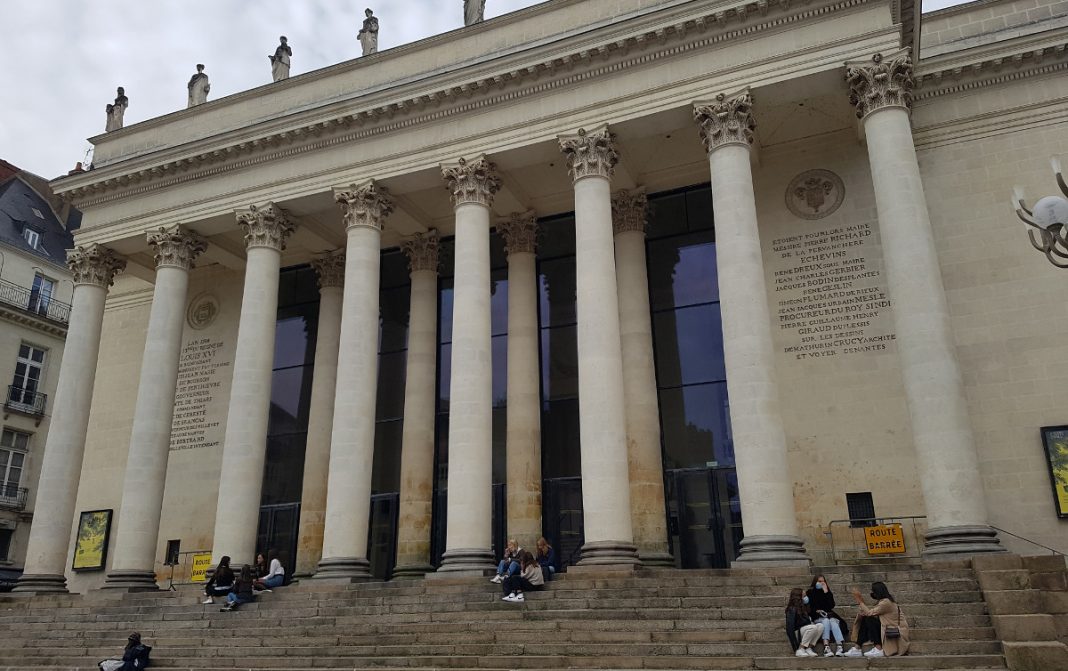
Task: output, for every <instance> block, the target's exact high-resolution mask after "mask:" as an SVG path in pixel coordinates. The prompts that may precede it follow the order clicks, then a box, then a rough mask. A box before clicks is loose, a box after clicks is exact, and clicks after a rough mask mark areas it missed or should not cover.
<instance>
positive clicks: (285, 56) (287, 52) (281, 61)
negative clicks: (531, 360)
mask: <svg viewBox="0 0 1068 671" xmlns="http://www.w3.org/2000/svg"><path fill="white" fill-rule="evenodd" d="M278 41H279V42H280V44H279V45H278V48H277V49H275V50H274V56H268V57H267V60H269V61H271V77H273V78H274V81H276V82H277V81H281V80H283V79H289V59H290V58H292V56H293V48H292V47H290V46H289V43H288V40H286V36H285V35H282V36H281V37H279V38H278Z"/></svg>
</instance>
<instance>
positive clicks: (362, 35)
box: [356, 8, 378, 56]
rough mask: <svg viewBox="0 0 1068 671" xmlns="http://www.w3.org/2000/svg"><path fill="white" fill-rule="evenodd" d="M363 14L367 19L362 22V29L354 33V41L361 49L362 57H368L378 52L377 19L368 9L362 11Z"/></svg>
mask: <svg viewBox="0 0 1068 671" xmlns="http://www.w3.org/2000/svg"><path fill="white" fill-rule="evenodd" d="M363 13H364V15H365V16H366V17H367V18H365V19H364V20H363V28H360V32H358V33H356V39H358V40H359V41H360V46H361V47H363V55H364V56H370V55H371V54H373V53H376V52H377V51H378V17H376V16H375V15H374V12H372V11H371V10H370V8H368V9H365V10H363Z"/></svg>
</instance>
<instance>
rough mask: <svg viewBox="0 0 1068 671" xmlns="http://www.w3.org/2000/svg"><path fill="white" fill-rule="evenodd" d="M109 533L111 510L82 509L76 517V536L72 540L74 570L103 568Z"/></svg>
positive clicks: (106, 555)
mask: <svg viewBox="0 0 1068 671" xmlns="http://www.w3.org/2000/svg"><path fill="white" fill-rule="evenodd" d="M110 535H111V510H87V511H83V512H82V514H81V517H80V518H79V519H78V537H77V539H75V541H74V564H73V565H72V566H71V568H72V569H74V570H75V571H93V570H97V571H99V570H101V569H103V568H104V562H105V561H106V560H107V558H108V537H109V536H110Z"/></svg>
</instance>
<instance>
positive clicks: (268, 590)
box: [260, 587, 273, 594]
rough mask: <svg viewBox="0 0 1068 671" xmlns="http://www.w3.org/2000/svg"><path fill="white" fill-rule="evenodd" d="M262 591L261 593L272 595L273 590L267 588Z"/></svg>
mask: <svg viewBox="0 0 1068 671" xmlns="http://www.w3.org/2000/svg"><path fill="white" fill-rule="evenodd" d="M260 591H261V592H267V593H268V594H269V593H271V592H272V591H273V590H271V589H269V588H267V587H265V588H263V589H261V590H260Z"/></svg>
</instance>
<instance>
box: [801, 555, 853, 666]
mask: <svg viewBox="0 0 1068 671" xmlns="http://www.w3.org/2000/svg"><path fill="white" fill-rule="evenodd" d="M805 596H807V597H808V607H809V610H810V611H811V612H812V613H813V619H814V620H815V621H816V622H817V623H818V624H821V625H823V656H824V657H834V656H835V655H837V656H838V657H842V656H844V655H845V653H844V652H843V651H842V643H844V642H845V640H846V637H847V636H849V627H847V626H846V623H845V620H843V619H842V617H841V616H840V615H838V613H836V612H834V605H835V604H834V594H833V593H832V592H831V586H830V585H829V584H827V578H826V577H825V576H822V575H817V576H815V577H814V578H812V586H811V587H810V588H809V590H808V591H807V592H805ZM832 638H833V639H834V642H835V643H837V644H838V645H837V647H838V649H837V651H836V650H834V649H833V648H832V647H831V639H832Z"/></svg>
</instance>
